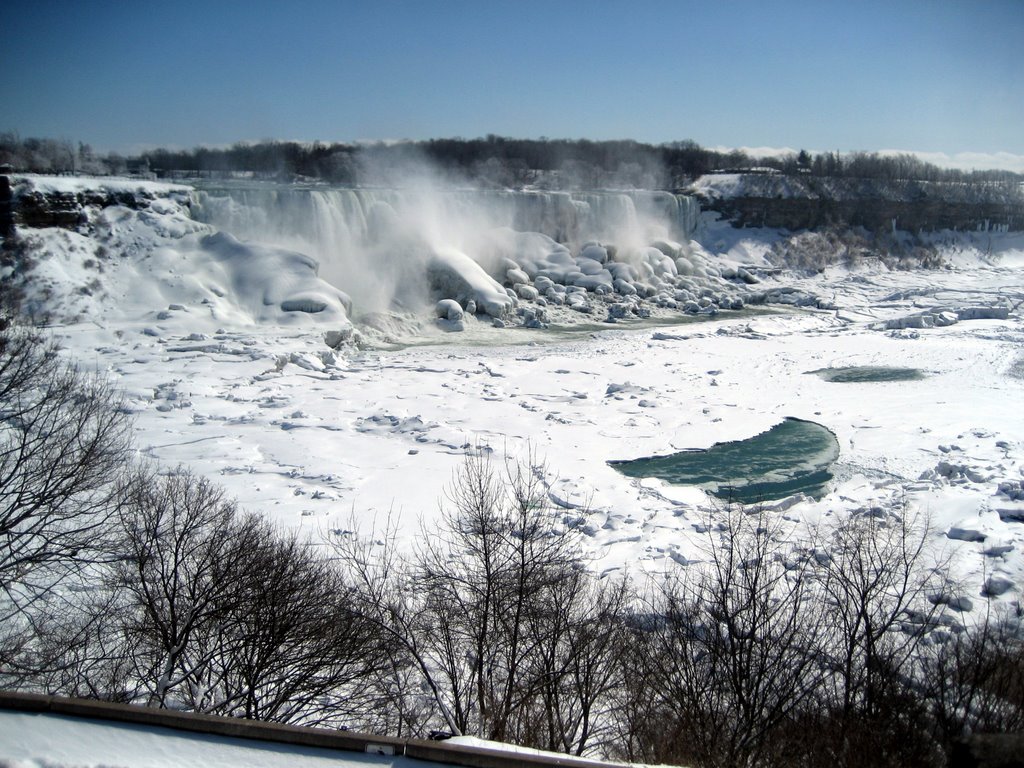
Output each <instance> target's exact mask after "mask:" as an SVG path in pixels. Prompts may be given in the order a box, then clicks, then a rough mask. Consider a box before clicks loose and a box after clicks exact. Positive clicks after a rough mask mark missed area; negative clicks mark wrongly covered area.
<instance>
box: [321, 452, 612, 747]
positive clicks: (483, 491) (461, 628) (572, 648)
mask: <svg viewBox="0 0 1024 768" xmlns="http://www.w3.org/2000/svg"><path fill="white" fill-rule="evenodd" d="M544 475H545V471H544V468H543V467H542V466H540V465H539V464H538V463H537V462H536V461H535V460H533V458H532V457H531V458H529V459H528V460H527V461H525V462H521V463H509V464H508V465H507V466H505V467H504V469H503V471H499V470H498V469H496V468H495V467H494V466H493V465H492V463H491V461H490V459H489V458H488V457H487V456H486V455H485V454H483V453H481V452H475V453H473V454H471V455H469V456H468V457H467V459H466V461H465V463H464V464H463V466H462V467H461V468H460V470H459V471H458V473H457V474H456V475H455V477H454V479H453V481H452V484H451V486H450V487H449V489H448V492H447V502H448V504H447V505H446V506H445V508H444V509H443V510H442V515H441V522H440V524H439V525H436V526H435V527H434V529H432V530H431V531H430V532H427V531H424V536H423V537H422V540H421V542H420V545H419V549H418V551H417V552H416V554H415V556H414V557H413V558H412V559H411V562H408V563H404V564H403V563H402V562H401V559H400V558H399V557H397V555H396V552H395V550H394V548H393V539H392V538H391V537H390V536H388V535H385V536H384V537H383V538H379V539H378V541H379V544H374V543H372V542H368V541H367V540H366V539H360V538H359V537H356V536H345V537H342V538H340V539H338V540H337V541H336V547H337V551H338V552H339V554H340V556H341V558H342V559H343V560H344V561H345V562H346V563H348V564H349V568H350V570H351V572H352V574H354V576H355V578H356V580H357V581H358V583H359V584H360V590H359V591H360V595H361V600H362V604H363V605H364V606H365V608H364V610H365V611H366V613H367V615H372V616H374V617H376V618H375V621H376V622H377V624H378V626H379V627H380V628H381V630H382V631H385V632H387V633H389V634H390V635H391V636H392V637H393V638H394V639H395V641H396V642H397V644H398V646H399V647H400V648H401V649H402V654H399V655H398V656H396V661H398V662H399V664H398V668H399V669H400V670H402V671H401V672H400V673H399V672H396V673H395V674H394V675H393V676H392V678H391V684H392V685H393V686H395V687H393V688H392V690H394V691H395V692H396V693H397V692H399V691H401V692H402V694H403V696H401V697H400V698H401V699H402V700H401V702H399V701H396V702H395V704H396V706H397V707H398V708H399V709H400V710H401V711H402V712H403V713H406V714H403V716H402V718H401V719H402V721H403V727H407V728H412V729H413V730H414V731H415V728H416V727H419V728H422V727H423V724H424V722H425V718H424V715H427V713H433V714H434V715H435V716H436V717H439V718H440V720H441V723H442V724H443V727H445V728H446V729H447V730H449V731H450V732H452V733H456V734H474V735H479V736H483V737H485V738H488V739H494V740H501V741H510V742H514V743H519V744H525V745H528V746H537V747H543V748H548V749H556V750H559V751H566V752H575V753H583V752H584V751H586V750H587V749H588V748H589V746H590V745H591V744H592V743H593V742H594V739H595V734H599V735H601V734H603V732H604V729H606V728H607V721H608V719H609V717H608V714H607V709H608V704H607V703H606V702H607V701H610V700H611V698H612V696H611V692H612V690H613V689H614V687H615V680H616V679H617V678H616V675H617V673H618V667H617V665H615V664H613V663H612V660H613V658H614V656H615V655H616V653H617V650H618V649H617V645H616V643H617V638H618V637H619V635H621V634H622V628H621V625H620V624H619V623H618V622H619V617H620V615H621V613H622V611H623V610H624V605H625V604H626V602H627V597H628V594H629V591H628V587H627V585H626V584H625V582H617V583H615V584H611V583H609V584H607V585H598V584H597V583H596V581H595V579H594V577H592V576H591V575H590V574H588V573H587V572H586V570H585V568H584V565H583V562H582V560H581V555H580V553H579V548H578V544H579V541H578V534H577V533H576V532H575V529H574V527H573V525H572V524H571V523H570V524H566V522H565V521H564V520H563V519H562V516H561V515H560V514H559V513H558V512H557V511H556V510H555V509H553V508H552V506H551V505H550V503H549V502H548V500H547V495H546V486H545V484H544V482H545V481H544ZM411 670H415V673H416V676H418V677H419V679H420V682H421V689H422V690H426V691H429V694H430V698H431V699H432V700H433V701H432V707H429V706H424V705H423V702H422V701H420V702H419V703H418V704H414V705H410V703H409V702H410V698H412V699H413V700H415V693H414V691H415V687H413V690H410V689H409V687H408V678H406V677H403V675H408V673H409V672H410V671H411ZM403 680H405V681H406V682H401V681H403ZM410 694H411V697H410ZM413 712H415V713H417V715H416V716H415V717H408V713H413ZM426 719H429V715H428V717H427V718H426ZM599 737H602V736H599Z"/></svg>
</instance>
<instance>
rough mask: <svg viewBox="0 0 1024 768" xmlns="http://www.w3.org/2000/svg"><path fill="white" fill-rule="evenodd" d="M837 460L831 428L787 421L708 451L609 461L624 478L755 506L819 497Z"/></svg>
mask: <svg viewBox="0 0 1024 768" xmlns="http://www.w3.org/2000/svg"><path fill="white" fill-rule="evenodd" d="M838 458H839V441H838V440H836V436H835V435H834V434H833V433H832V432H831V431H830V430H829V429H827V428H826V427H823V426H822V425H821V424H817V423H815V422H813V421H805V420H803V419H794V418H788V419H786V420H785V421H783V422H781V423H779V424H776V425H775V426H774V427H772V428H771V429H769V430H768V431H767V432H762V433H761V434H759V435H755V436H754V437H751V438H748V439H746V440H735V441H732V442H728V443H715V444H714V445H712V446H711V447H710V448H708V449H707V450H697V451H680V452H678V453H673V454H669V455H667V456H650V457H647V458H642V459H633V460H628V461H610V462H608V463H609V464H611V465H612V466H613V467H615V469H617V470H618V471H619V472H621V473H622V474H624V475H626V476H627V477H656V478H658V479H659V480H663V481H665V482H667V483H672V484H673V485H695V486H699V487H701V488H703V489H705V490H706V491H708V492H709V493H711V494H712V495H714V496H717V497H718V498H720V499H724V500H726V501H737V502H740V503H743V504H755V503H757V502H761V501H776V500H778V499H784V498H786V497H787V496H792V495H793V494H796V493H804V494H807V495H808V496H812V497H814V498H819V499H820V498H821V497H822V496H824V495H825V494H826V493H828V483H829V481H831V480H832V473H831V471H830V470H831V467H832V464H833V463H834V462H835V461H836V459H838Z"/></svg>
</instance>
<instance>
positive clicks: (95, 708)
mask: <svg viewBox="0 0 1024 768" xmlns="http://www.w3.org/2000/svg"><path fill="white" fill-rule="evenodd" d="M0 709H7V710H16V711H20V712H38V713H45V714H52V715H64V716H69V717H80V718H85V719H91V720H111V721H114V722H119V723H130V724H133V725H146V726H155V727H159V728H172V729H174V730H178V731H191V732H193V733H202V734H209V735H214V736H227V737H231V738H237V739H251V740H257V741H269V742H275V743H278V744H290V745H293V746H302V747H318V748H320V749H334V750H340V751H344V752H363V753H367V754H375V755H405V756H406V757H410V758H413V759H416V760H427V761H431V762H434V763H444V764H447V765H459V766H466V767H467V768H513V767H514V766H551V767H552V768H553V767H555V766H564V767H565V768H622V765H620V764H616V763H601V762H598V761H593V760H584V759H581V758H576V757H572V756H569V755H565V756H561V755H555V754H543V755H537V754H531V753H528V752H512V751H508V750H501V749H486V748H482V747H473V746H468V745H461V744H449V743H446V742H444V741H427V740H422V739H395V738H390V737H387V736H375V735H373V734H366V733H355V732H352V731H337V730H328V729H326V728H306V727H302V726H296V725H280V724H278V723H264V722H259V721H255V720H244V719H242V718H236V717H220V716H217V715H203V714H197V713H194V712H177V711H174V710H170V709H156V708H153V707H140V706H134V705H130V704H115V703H111V702H107V701H96V700H92V699H72V698H65V697H63V696H46V695H42V694H32V693H12V692H7V691H0Z"/></svg>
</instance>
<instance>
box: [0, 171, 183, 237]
mask: <svg viewBox="0 0 1024 768" xmlns="http://www.w3.org/2000/svg"><path fill="white" fill-rule="evenodd" d="M89 181H90V182H91V184H86V183H84V181H80V180H78V179H74V178H67V179H63V178H59V177H55V179H54V181H53V182H52V184H49V185H44V186H42V187H34V186H27V185H24V184H19V183H18V179H17V177H15V178H13V179H12V178H11V177H8V176H0V234H3V235H4V236H8V235H10V234H12V233H13V231H14V227H15V226H18V227H29V228H37V227H63V228H65V229H74V228H76V227H78V226H81V225H82V224H85V223H86V220H87V216H86V212H85V209H86V207H87V206H95V207H97V208H107V207H110V206H114V205H120V206H124V207H126V208H130V209H132V210H141V209H143V208H146V207H148V206H149V204H150V203H151V202H152V201H153V200H154V199H156V198H157V197H159V196H160V195H161V194H166V190H163V189H156V188H151V187H152V185H146V184H133V183H131V182H116V183H115V182H99V183H96V180H95V179H92V180H89ZM166 186H167V185H165V187H166ZM167 189H171V190H173V191H177V188H172V187H167Z"/></svg>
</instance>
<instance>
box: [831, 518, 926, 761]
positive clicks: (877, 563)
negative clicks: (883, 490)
mask: <svg viewBox="0 0 1024 768" xmlns="http://www.w3.org/2000/svg"><path fill="white" fill-rule="evenodd" d="M928 533H929V527H928V524H927V520H925V519H923V518H922V517H921V516H919V515H918V514H916V513H915V512H913V511H912V510H910V509H909V508H908V506H907V505H906V504H905V503H903V504H900V505H897V506H895V507H894V508H892V509H887V510H886V509H881V508H876V509H873V510H864V511H860V512H856V513H852V514H851V515H849V516H848V517H846V518H844V519H841V520H840V521H839V522H838V523H837V524H835V525H834V526H833V527H832V528H831V529H830V530H829V531H828V532H827V533H826V534H825V537H824V539H823V541H822V546H821V553H822V557H821V558H820V567H819V570H820V574H821V582H820V583H821V589H822V593H823V596H824V600H825V601H826V603H827V606H828V610H829V627H830V628H831V632H830V636H829V637H828V638H827V639H826V641H825V642H823V646H822V647H823V649H824V651H825V654H826V664H827V666H828V671H829V675H828V677H827V681H826V682H827V687H826V689H825V690H824V698H823V700H822V701H821V703H820V708H819V710H820V713H822V715H823V717H824V718H825V720H824V721H823V722H819V726H818V728H817V733H818V734H819V736H821V738H822V744H821V746H822V747H823V748H824V749H825V755H822V756H821V759H827V760H828V761H829V762H831V763H833V764H835V765H868V764H871V765H911V764H927V763H928V761H929V760H930V759H931V755H930V754H929V752H930V750H931V746H932V745H931V743H930V738H929V736H928V730H929V726H928V722H927V713H926V711H925V708H924V703H923V699H922V696H921V695H920V693H919V691H917V690H916V685H917V683H916V679H917V678H918V677H920V669H919V650H920V648H921V642H922V639H923V638H924V637H925V636H926V635H927V633H928V631H929V630H930V629H932V628H933V627H934V621H935V617H936V613H937V611H938V607H937V605H936V604H934V603H933V602H930V601H929V600H928V599H927V596H928V594H929V593H931V592H932V591H933V590H937V589H938V588H939V584H938V579H939V578H940V577H939V573H940V568H939V567H938V566H939V563H938V562H935V561H933V560H932V559H931V558H930V555H929V553H928V548H927V541H928Z"/></svg>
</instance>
